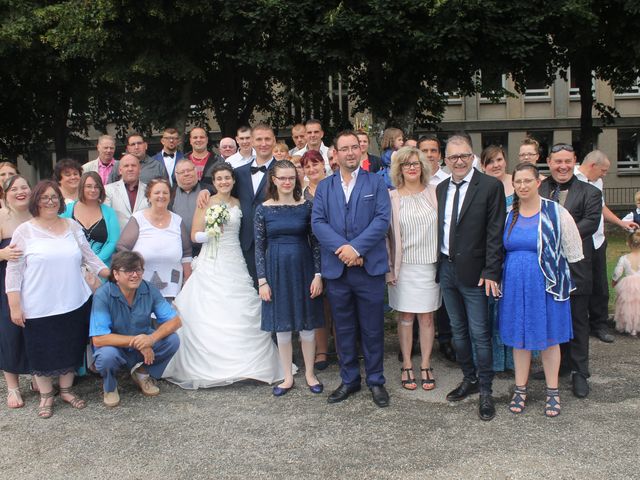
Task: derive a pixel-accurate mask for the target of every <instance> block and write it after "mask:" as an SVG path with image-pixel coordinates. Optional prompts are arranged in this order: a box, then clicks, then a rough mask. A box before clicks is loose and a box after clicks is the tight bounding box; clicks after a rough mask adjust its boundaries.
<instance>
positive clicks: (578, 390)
mask: <svg viewBox="0 0 640 480" xmlns="http://www.w3.org/2000/svg"><path fill="white" fill-rule="evenodd" d="M571 381H572V383H573V394H574V395H575V396H576V397H578V398H586V397H587V395H589V383H588V382H587V377H585V376H584V375H583V374H581V373H578V372H573V375H572V376H571Z"/></svg>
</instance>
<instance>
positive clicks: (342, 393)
mask: <svg viewBox="0 0 640 480" xmlns="http://www.w3.org/2000/svg"><path fill="white" fill-rule="evenodd" d="M360 388H361V387H360V384H358V385H352V386H351V387H350V386H348V385H345V384H344V383H341V384H340V386H339V387H338V388H336V389H335V390H334V391H333V393H331V395H329V398H327V402H328V403H338V402H342V401H343V400H346V399H347V398H349V395H351V394H352V393H356V392H359V391H360Z"/></svg>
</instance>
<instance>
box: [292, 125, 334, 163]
mask: <svg viewBox="0 0 640 480" xmlns="http://www.w3.org/2000/svg"><path fill="white" fill-rule="evenodd" d="M304 128H305V132H306V137H307V144H306V145H305V146H304V148H302V149H301V150H299V151H298V152H296V155H300V156H302V155H304V154H305V153H306V151H307V150H317V151H319V152H320V155H322V158H324V167H325V170H326V172H327V174H330V173H331V172H332V170H331V167H330V165H329V147H327V146H326V145H325V144H324V143H322V137H324V130H322V124H321V123H320V120H316V119H315V118H310V119H309V120H307V122H306V123H305V124H304Z"/></svg>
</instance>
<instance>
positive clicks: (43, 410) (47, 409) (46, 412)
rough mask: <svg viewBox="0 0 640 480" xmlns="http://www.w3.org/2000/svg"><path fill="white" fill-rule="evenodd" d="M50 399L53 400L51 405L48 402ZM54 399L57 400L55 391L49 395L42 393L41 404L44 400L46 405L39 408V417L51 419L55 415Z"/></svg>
mask: <svg viewBox="0 0 640 480" xmlns="http://www.w3.org/2000/svg"><path fill="white" fill-rule="evenodd" d="M50 398H51V399H52V400H51V405H47V400H49V399H50ZM54 399H55V394H54V393H53V391H51V392H48V393H40V403H41V404H42V401H43V400H44V405H39V406H38V417H40V418H51V415H53V401H54Z"/></svg>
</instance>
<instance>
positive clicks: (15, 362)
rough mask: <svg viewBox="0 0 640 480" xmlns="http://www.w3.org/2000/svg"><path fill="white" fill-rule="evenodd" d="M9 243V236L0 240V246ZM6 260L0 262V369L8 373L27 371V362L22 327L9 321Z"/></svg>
mask: <svg viewBox="0 0 640 480" xmlns="http://www.w3.org/2000/svg"><path fill="white" fill-rule="evenodd" d="M9 245H11V239H10V238H3V239H2V241H0V248H5V247H8V246H9ZM6 272H7V261H6V260H3V261H2V262H0V289H2V291H0V308H1V310H0V370H3V371H5V372H8V373H15V374H20V373H29V371H30V370H29V362H28V361H27V353H26V351H25V346H24V328H22V327H19V326H18V325H16V324H15V323H13V322H12V321H11V315H10V313H9V301H8V299H7V294H6V293H5V287H4V279H5V275H6Z"/></svg>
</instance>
